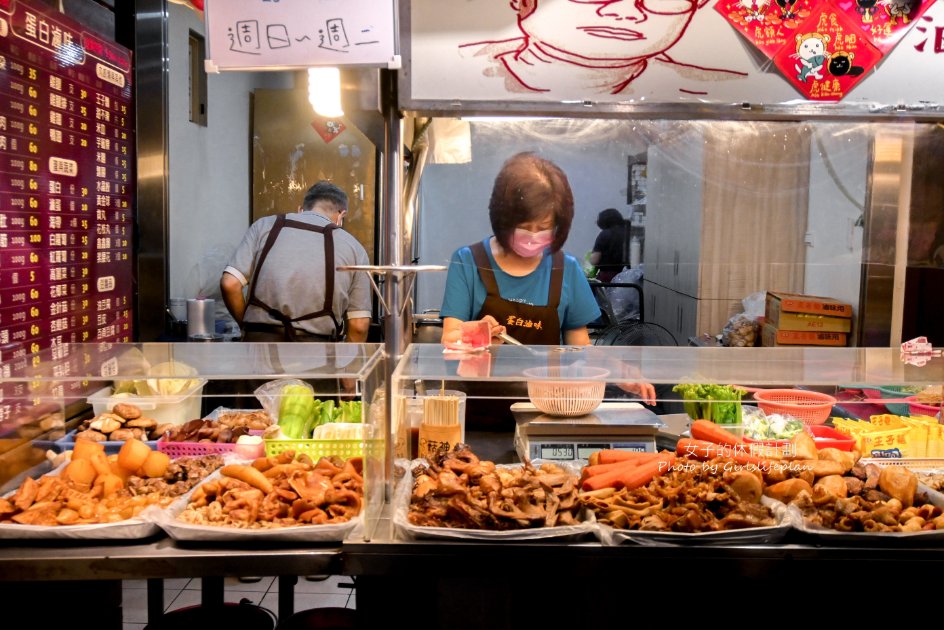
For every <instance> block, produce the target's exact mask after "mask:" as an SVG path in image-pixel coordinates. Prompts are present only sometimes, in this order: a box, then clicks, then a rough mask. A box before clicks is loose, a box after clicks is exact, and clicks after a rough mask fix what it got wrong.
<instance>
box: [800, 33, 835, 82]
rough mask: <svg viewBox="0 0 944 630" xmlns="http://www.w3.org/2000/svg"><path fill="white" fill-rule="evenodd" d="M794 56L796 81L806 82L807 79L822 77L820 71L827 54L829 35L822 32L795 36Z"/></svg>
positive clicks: (827, 56) (827, 57)
mask: <svg viewBox="0 0 944 630" xmlns="http://www.w3.org/2000/svg"><path fill="white" fill-rule="evenodd" d="M796 42H797V43H796V58H797V63H796V65H795V66H794V68H795V69H796V71H797V73H798V74H797V81H800V82H803V83H806V82H807V80H808V79H810V78H814V79H822V78H823V75H822V74H821V71H822V69H823V65H825V63H826V60H827V59H829V55H828V54H827V53H826V44H828V43H829V35H823V34H822V33H805V34H803V35H797V36H796Z"/></svg>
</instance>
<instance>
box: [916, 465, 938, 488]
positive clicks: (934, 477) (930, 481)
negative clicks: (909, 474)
mask: <svg viewBox="0 0 944 630" xmlns="http://www.w3.org/2000/svg"><path fill="white" fill-rule="evenodd" d="M915 474H916V475H917V476H918V481H920V482H921V483H923V484H924V485H926V486H927V487H929V488H931V490H937V491H938V492H944V472H940V471H931V470H925V471H921V470H919V471H917V472H915Z"/></svg>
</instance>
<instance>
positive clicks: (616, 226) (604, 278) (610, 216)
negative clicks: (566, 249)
mask: <svg viewBox="0 0 944 630" xmlns="http://www.w3.org/2000/svg"><path fill="white" fill-rule="evenodd" d="M597 227H598V228H600V233H599V234H598V235H597V240H596V241H594V243H593V250H592V251H591V252H590V264H591V265H594V266H595V267H596V268H597V276H596V277H597V280H599V281H600V282H610V281H612V280H613V276H615V275H616V274H618V273H619V272H620V271H622V270H623V267H624V266H626V256H625V255H624V254H625V246H626V243H625V239H626V221H625V220H624V219H623V215H622V214H621V213H620V211H619V210H617V209H616V208H607V209H606V210H604V211H602V212H601V213H600V214H599V215H597Z"/></svg>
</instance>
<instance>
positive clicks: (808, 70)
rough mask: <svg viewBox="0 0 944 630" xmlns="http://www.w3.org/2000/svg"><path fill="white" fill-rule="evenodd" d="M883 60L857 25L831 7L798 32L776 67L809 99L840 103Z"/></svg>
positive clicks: (810, 20)
mask: <svg viewBox="0 0 944 630" xmlns="http://www.w3.org/2000/svg"><path fill="white" fill-rule="evenodd" d="M881 59H882V52H881V51H880V50H879V49H878V48H876V47H875V46H873V45H872V43H871V42H870V41H869V40H868V37H867V36H866V35H865V34H864V33H863V32H862V31H861V30H860V29H859V27H858V26H857V25H856V23H855V21H854V20H853V19H852V18H851V17H849V15H848V14H847V13H845V12H843V11H841V10H839V9H838V8H837V7H835V6H833V5H828V4H827V5H825V6H823V7H821V8H819V9H818V10H817V11H815V12H814V13H813V14H812V15H811V16H810V17H809V18H807V20H806V21H804V22H803V23H802V24H801V25H800V26H799V27H798V28H797V29H796V34H795V36H794V41H793V43H792V45H787V46H784V47H783V49H781V50H780V51H779V52H778V53H777V55H776V56H775V57H774V63H775V64H776V65H777V67H778V68H779V69H780V71H781V72H782V73H783V75H784V77H786V78H787V80H788V81H790V83H792V84H793V85H794V86H795V87H796V88H797V89H798V90H799V91H800V92H802V93H803V94H804V95H805V96H806V97H807V98H808V99H810V100H813V101H839V100H842V99H843V98H844V97H845V96H846V95H847V94H848V93H849V92H850V91H851V90H852V89H853V88H854V87H855V86H856V85H857V84H858V83H859V81H861V80H862V79H863V78H864V77H865V75H866V74H868V73H869V71H870V70H872V68H874V67H875V65H876V64H877V63H878V62H879V61H881Z"/></svg>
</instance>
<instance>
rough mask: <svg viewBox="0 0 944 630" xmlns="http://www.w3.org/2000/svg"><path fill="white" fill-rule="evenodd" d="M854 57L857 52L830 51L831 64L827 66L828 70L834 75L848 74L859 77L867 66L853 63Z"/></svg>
mask: <svg viewBox="0 0 944 630" xmlns="http://www.w3.org/2000/svg"><path fill="white" fill-rule="evenodd" d="M854 58H855V53H852V52H846V51H845V50H837V51H836V52H833V53H830V55H829V65H828V66H827V67H826V70H827V71H828V72H829V74H831V75H833V76H834V77H842V76H846V75H848V76H851V77H857V76H859V75H860V74H862V73H863V72H864V71H865V68H863V67H862V66H854V65H852V60H853V59H854Z"/></svg>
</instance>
